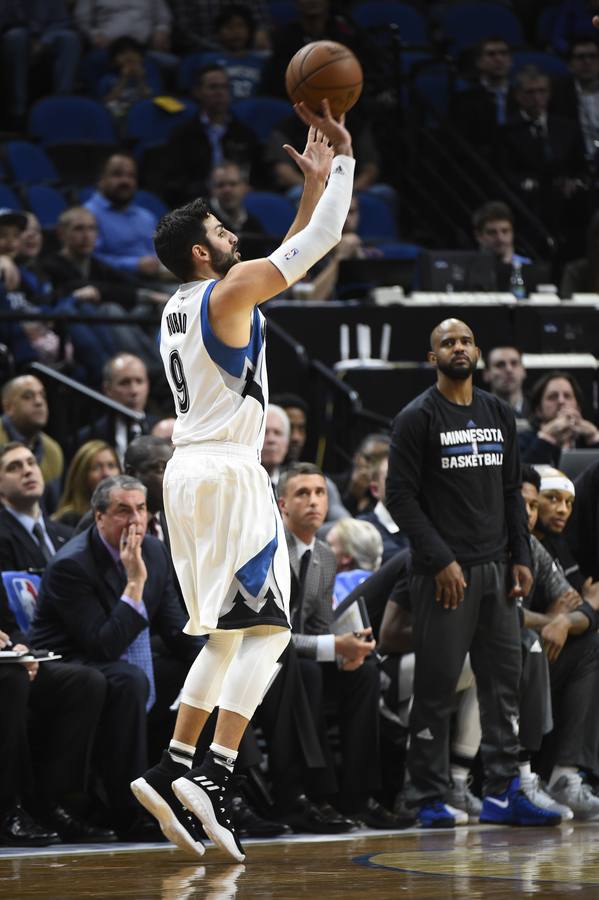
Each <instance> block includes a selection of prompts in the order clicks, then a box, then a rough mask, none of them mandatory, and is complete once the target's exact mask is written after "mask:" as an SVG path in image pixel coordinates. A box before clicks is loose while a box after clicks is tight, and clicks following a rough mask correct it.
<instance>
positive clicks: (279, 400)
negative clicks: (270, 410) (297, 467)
mask: <svg viewBox="0 0 599 900" xmlns="http://www.w3.org/2000/svg"><path fill="white" fill-rule="evenodd" d="M270 399H271V403H273V405H275V406H280V407H281V409H283V410H285V413H286V414H287V418H288V419H289V445H288V447H287V456H286V457H285V462H286V463H287V464H290V463H296V462H299V461H300V460H301V459H303V458H304V447H305V444H306V438H307V437H308V412H309V410H308V404H307V403H306V401H305V400H304V399H303V398H302V397H300V396H299V395H298V394H291V393H285V394H271V396H270Z"/></svg>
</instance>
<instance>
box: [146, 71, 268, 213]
mask: <svg viewBox="0 0 599 900" xmlns="http://www.w3.org/2000/svg"><path fill="white" fill-rule="evenodd" d="M190 96H191V99H192V100H194V101H195V103H197V105H198V112H197V114H196V115H194V116H193V117H192V118H189V119H187V120H186V121H185V122H182V123H181V124H180V125H178V126H177V127H176V128H175V129H174V130H173V131H172V133H171V135H170V137H169V140H168V143H167V145H166V147H165V149H164V153H163V157H162V159H163V166H162V173H161V181H162V184H163V194H164V196H165V197H166V199H167V200H168V202H169V203H170V204H171V205H173V206H177V205H179V204H180V203H185V202H187V201H188V200H191V199H192V198H193V197H197V196H200V195H206V194H207V193H208V176H209V173H210V172H211V171H212V169H213V168H214V166H216V165H218V164H220V163H221V162H222V161H223V160H225V159H227V160H231V161H232V162H236V163H238V165H239V166H241V167H243V168H244V169H245V171H246V173H247V178H248V180H249V182H250V184H251V185H253V186H254V187H260V186H261V185H264V184H265V182H264V172H263V169H264V161H263V153H262V147H261V144H260V141H259V140H258V138H257V137H256V135H255V134H254V132H253V131H252V129H251V128H249V127H248V126H247V125H245V124H244V123H243V122H242V121H241V120H240V119H237V118H235V116H234V114H233V113H232V111H231V90H230V86H229V77H228V75H227V73H226V71H225V70H224V69H223V68H222V67H221V66H217V65H214V64H211V65H208V66H204V67H203V68H202V69H199V70H198V71H197V72H196V73H195V75H194V80H193V85H192V88H191V92H190Z"/></svg>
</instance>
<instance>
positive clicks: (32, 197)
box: [25, 184, 68, 228]
mask: <svg viewBox="0 0 599 900" xmlns="http://www.w3.org/2000/svg"><path fill="white" fill-rule="evenodd" d="M25 198H26V202H27V206H28V207H29V209H30V210H31V212H32V213H35V215H36V216H37V217H38V219H39V220H40V224H41V226H42V228H54V227H55V226H56V223H57V221H58V217H59V215H60V214H61V212H64V210H65V209H66V208H67V206H68V203H67V201H66V200H65V198H64V197H63V195H62V194H61V193H60V191H57V190H56V188H53V187H50V186H49V185H47V184H32V185H31V186H30V187H28V188H27V190H26V191H25Z"/></svg>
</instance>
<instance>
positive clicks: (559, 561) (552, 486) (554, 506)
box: [522, 467, 599, 821]
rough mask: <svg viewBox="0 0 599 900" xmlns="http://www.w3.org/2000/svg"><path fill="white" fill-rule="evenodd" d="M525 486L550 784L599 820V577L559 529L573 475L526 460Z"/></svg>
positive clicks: (529, 622)
mask: <svg viewBox="0 0 599 900" xmlns="http://www.w3.org/2000/svg"><path fill="white" fill-rule="evenodd" d="M539 488H540V490H539ZM522 493H523V496H524V498H525V501H526V504H527V512H528V523H529V528H530V529H531V530H532V531H533V533H534V535H535V536H536V537H538V540H535V537H532V538H531V550H532V558H533V567H534V573H533V574H534V576H535V588H534V591H533V593H532V595H531V596H529V597H527V598H524V610H523V621H524V625H525V626H526V627H528V628H532V629H534V630H536V631H537V632H538V633H539V635H540V637H541V638H542V640H543V643H544V646H545V648H546V652H547V656H548V658H549V663H550V665H549V674H550V683H551V692H552V697H553V700H554V703H553V710H554V719H555V722H554V729H553V734H552V736H551V737H552V746H551V751H552V752H551V759H550V760H549V768H550V772H551V774H550V777H549V784H548V788H547V792H548V793H549V795H550V797H551V798H552V799H553V800H554V801H555V802H557V803H558V804H560V805H562V806H565V807H566V809H567V810H571V812H572V813H573V815H574V818H575V819H580V820H582V821H597V820H598V819H599V798H597V797H596V796H595V795H594V794H593V792H592V791H591V788H590V786H589V784H588V783H587V777H588V775H589V774H590V773H594V772H596V770H597V759H598V754H599V727H598V726H597V719H596V716H595V712H594V698H595V697H596V695H597V690H598V687H599V636H598V635H597V625H598V623H599V615H598V612H597V610H598V609H599V592H598V590H597V589H598V588H599V584H598V583H597V582H595V583H594V584H591V579H590V578H589V579H588V580H587V581H586V582H584V583H583V580H582V576H581V575H580V572H579V571H573V570H571V567H570V566H569V563H570V562H571V561H572V557H571V555H570V554H569V551H568V549H567V546H566V544H565V541H564V539H563V537H561V535H562V532H563V529H564V527H565V524H566V522H567V520H568V518H569V517H570V514H571V511H572V506H573V504H574V485H573V484H572V482H571V481H569V479H568V478H566V476H565V475H564V474H563V473H562V472H559V471H557V470H555V469H551V468H548V467H545V468H544V470H543V472H542V474H541V476H540V477H539V476H538V473H536V472H535V471H534V470H532V471H531V470H530V468H529V467H524V471H523V484H522ZM535 504H537V505H536V507H535ZM537 517H538V518H537ZM577 568H578V567H576V569H577ZM570 586H572V587H573V588H574V590H572V589H571V587H570ZM531 655H532V654H531ZM566 818H568V816H567V814H566Z"/></svg>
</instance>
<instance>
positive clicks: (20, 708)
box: [0, 441, 116, 845]
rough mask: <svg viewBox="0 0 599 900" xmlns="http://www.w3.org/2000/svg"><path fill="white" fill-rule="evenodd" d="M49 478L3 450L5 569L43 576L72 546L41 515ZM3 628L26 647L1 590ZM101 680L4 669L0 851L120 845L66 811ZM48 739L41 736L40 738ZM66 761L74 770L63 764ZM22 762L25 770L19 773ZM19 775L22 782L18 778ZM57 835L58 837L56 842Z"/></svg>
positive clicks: (0, 537) (0, 541)
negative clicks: (34, 808) (33, 812)
mask: <svg viewBox="0 0 599 900" xmlns="http://www.w3.org/2000/svg"><path fill="white" fill-rule="evenodd" d="M43 492H44V479H43V476H42V473H41V470H40V467H39V465H38V463H37V460H36V459H35V457H34V455H33V453H32V452H31V450H30V449H29V448H28V447H26V446H25V445H24V444H19V443H17V442H16V441H15V442H12V443H9V444H6V445H5V446H4V447H3V448H2V449H1V450H0V498H1V499H2V502H3V503H4V509H2V510H0V569H1V570H2V571H9V570H15V571H20V570H26V569H29V568H32V569H43V568H44V567H45V566H46V563H47V562H48V560H49V559H50V558H51V557H52V556H53V554H54V553H55V552H56V551H57V550H58V549H59V548H60V547H62V545H63V544H64V543H65V542H66V541H67V540H68V538H69V536H70V534H71V531H72V529H70V528H67V527H66V526H64V525H59V524H57V523H54V522H52V521H50V519H47V518H46V517H45V516H44V515H43V514H42V512H41V510H40V499H41V497H42V494H43ZM0 629H1V630H2V632H4V633H5V635H6V639H5V641H4V643H6V640H8V639H10V640H11V641H12V644H13V646H14V648H15V649H25V648H26V647H27V646H28V644H29V641H27V639H26V637H25V635H24V634H23V633H22V631H21V630H20V629H19V628H18V627H17V623H16V621H15V618H14V616H13V614H12V612H11V610H10V607H9V605H8V601H7V598H6V594H5V591H4V588H3V587H0ZM105 689H106V688H105V681H104V677H103V676H102V675H101V674H100V673H90V672H88V671H87V670H86V669H85V668H84V667H83V666H79V665H67V664H63V663H62V662H56V663H43V664H42V666H41V668H40V667H39V664H38V663H32V664H31V665H29V666H28V667H27V668H23V667H21V666H17V665H11V666H7V665H5V666H2V667H0V691H1V693H2V697H3V701H2V711H3V714H4V716H5V722H6V727H5V728H3V729H2V730H1V736H0V844H1V843H23V844H31V845H37V844H44V843H54V842H55V838H56V832H57V833H58V835H59V836H60V837H61V838H63V839H64V840H66V841H68V842H73V841H88V842H93V841H106V840H115V839H116V836H115V835H114V834H113V833H112V832H110V831H107V830H106V829H100V828H95V827H94V826H92V825H90V824H89V823H87V822H84V821H83V820H81V819H79V818H78V817H77V816H75V815H74V814H73V812H72V811H69V810H68V808H67V807H66V806H65V803H64V797H65V796H67V795H68V794H71V793H74V792H75V791H80V790H82V789H83V787H84V781H85V770H86V767H87V761H88V756H89V753H88V751H89V747H90V746H91V740H92V737H93V734H94V731H95V728H96V725H97V721H98V718H99V715H100V710H101V708H102V704H103V702H104V695H105ZM28 710H29V713H30V714H31V717H32V726H33V730H32V733H31V737H32V738H35V740H34V745H33V746H32V747H30V742H29V736H28V734H27V729H26V722H27V715H28ZM42 733H43V736H42ZM31 750H33V755H34V757H35V766H34V775H35V791H36V797H37V805H38V806H39V807H41V809H40V812H41V816H42V817H43V818H44V820H45V826H46V827H40V825H39V824H38V823H36V822H35V821H34V820H32V819H31V817H30V816H29V814H28V813H27V812H26V811H25V810H23V808H22V807H21V805H20V799H21V798H20V796H19V788H20V789H21V790H23V791H24V790H25V788H26V786H27V782H28V781H30V779H29V778H28V777H23V772H29V774H31V772H30V759H29V755H30V751H31ZM67 754H68V757H69V761H70V764H69V766H67V767H65V766H64V764H63V761H64V758H65V755H67ZM17 760H20V761H21V763H22V766H23V769H21V768H20V766H17ZM17 770H19V771H20V772H21V775H20V776H19V775H18V771H17ZM52 834H54V838H52V837H51V835H52Z"/></svg>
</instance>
